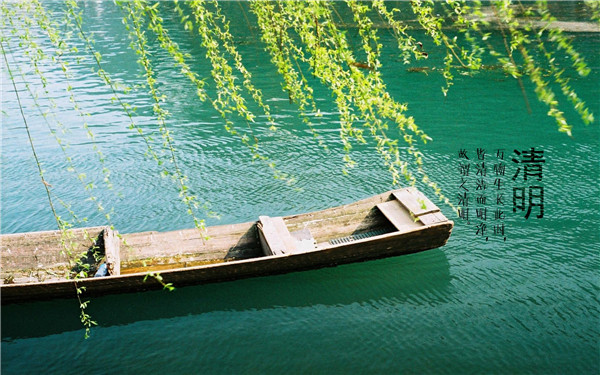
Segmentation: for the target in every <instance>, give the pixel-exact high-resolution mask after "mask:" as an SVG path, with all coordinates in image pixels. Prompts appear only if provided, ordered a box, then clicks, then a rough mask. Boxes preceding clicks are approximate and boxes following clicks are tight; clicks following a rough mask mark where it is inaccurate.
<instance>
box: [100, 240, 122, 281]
mask: <svg viewBox="0 0 600 375" xmlns="http://www.w3.org/2000/svg"><path fill="white" fill-rule="evenodd" d="M103 240H104V254H105V256H106V268H107V269H108V274H109V275H111V276H115V275H120V274H121V241H120V240H119V238H118V233H117V231H115V230H112V229H111V228H106V229H105V230H104V232H103Z"/></svg>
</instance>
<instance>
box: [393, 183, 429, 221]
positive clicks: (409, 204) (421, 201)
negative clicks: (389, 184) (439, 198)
mask: <svg viewBox="0 0 600 375" xmlns="http://www.w3.org/2000/svg"><path fill="white" fill-rule="evenodd" d="M392 194H393V195H394V197H395V198H396V199H397V200H398V201H399V202H400V203H402V204H403V205H404V207H406V208H407V209H408V210H409V211H410V212H411V213H412V214H413V215H414V216H417V217H418V216H421V215H425V214H428V213H431V212H436V211H439V210H440V209H439V208H438V207H437V206H436V205H435V204H433V202H431V201H430V200H429V199H428V198H427V197H426V196H425V195H423V193H421V192H420V191H418V190H416V189H414V188H407V189H402V190H398V191H394V192H393V193H392Z"/></svg>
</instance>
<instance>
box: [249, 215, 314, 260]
mask: <svg viewBox="0 0 600 375" xmlns="http://www.w3.org/2000/svg"><path fill="white" fill-rule="evenodd" d="M257 226H258V229H259V237H260V242H261V246H262V248H263V251H264V253H265V255H287V254H297V253H302V252H305V251H312V250H316V246H315V239H314V238H313V236H312V234H311V233H310V231H309V230H308V229H307V228H304V229H301V230H298V231H295V232H293V233H290V231H289V230H288V228H287V226H286V225H285V221H283V218H282V217H280V216H278V217H270V216H259V220H258V224H257Z"/></svg>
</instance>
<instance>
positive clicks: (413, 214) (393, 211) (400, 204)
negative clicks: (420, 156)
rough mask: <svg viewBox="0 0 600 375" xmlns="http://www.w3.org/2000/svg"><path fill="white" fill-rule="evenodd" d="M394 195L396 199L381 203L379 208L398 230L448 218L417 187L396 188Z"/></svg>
mask: <svg viewBox="0 0 600 375" xmlns="http://www.w3.org/2000/svg"><path fill="white" fill-rule="evenodd" d="M392 196H393V197H394V198H395V199H392V200H390V201H387V202H383V203H379V204H378V205H377V208H378V209H379V211H381V213H383V215H384V216H385V217H386V218H387V219H388V220H389V221H390V222H391V223H392V224H393V225H394V226H395V227H396V229H398V231H406V230H410V229H413V228H418V227H421V226H423V225H431V224H435V223H438V222H443V221H447V220H448V219H447V218H446V217H445V216H444V215H443V214H442V213H441V211H440V209H439V208H438V207H437V206H436V205H435V204H433V202H431V201H430V200H429V199H427V197H426V196H425V195H423V193H421V192H420V191H418V190H417V189H415V188H412V187H411V188H406V189H401V190H396V191H394V192H393V193H392Z"/></svg>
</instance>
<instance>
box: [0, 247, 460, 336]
mask: <svg viewBox="0 0 600 375" xmlns="http://www.w3.org/2000/svg"><path fill="white" fill-rule="evenodd" d="M450 280H451V277H450V265H449V262H448V259H447V257H446V255H445V254H444V252H443V251H442V250H440V249H434V250H430V251H426V252H422V253H417V254H411V255H407V256H402V257H395V258H387V259H381V260H376V261H371V262H364V263H355V264H349V265H344V266H340V267H335V268H325V269H320V270H313V271H306V272H294V273H289V274H285V275H278V276H269V277H258V278H252V279H244V280H238V281H232V282H225V283H218V284H206V285H198V286H189V287H182V288H177V289H175V290H174V291H172V292H168V291H149V292H142V293H130V294H119V295H109V296H102V297H95V298H92V299H91V302H90V304H89V307H88V308H87V310H86V312H87V313H89V314H90V315H91V316H92V319H94V320H95V321H96V322H97V323H98V326H99V327H111V326H118V325H128V324H133V323H136V322H140V321H155V320H156V321H157V320H162V319H173V318H178V317H185V316H193V315H198V316H199V315H202V314H208V313H213V312H219V311H240V312H243V311H250V310H253V311H257V310H266V309H286V308H304V307H319V306H322V307H324V308H325V307H334V306H347V305H352V304H359V305H363V304H368V305H375V306H381V307H383V306H392V305H393V306H396V307H394V308H395V309H397V306H399V305H403V304H410V305H418V304H419V303H421V301H427V304H428V305H431V303H440V304H443V303H446V302H447V301H446V300H445V298H446V297H447V296H449V295H451V293H449V292H448V289H449V288H450V287H451V286H450V285H451V284H450ZM79 314H80V311H79V306H78V303H77V300H76V299H69V300H64V299H62V300H54V301H44V302H32V303H22V304H12V305H7V306H3V307H2V340H3V341H11V340H16V339H22V338H30V337H44V336H48V335H52V334H59V333H63V332H68V331H76V330H82V334H81V336H82V337H83V327H82V325H81V322H80V321H79ZM99 329H101V328H97V329H92V336H93V335H94V331H96V332H98V330H99Z"/></svg>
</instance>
